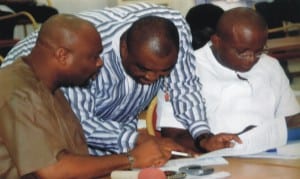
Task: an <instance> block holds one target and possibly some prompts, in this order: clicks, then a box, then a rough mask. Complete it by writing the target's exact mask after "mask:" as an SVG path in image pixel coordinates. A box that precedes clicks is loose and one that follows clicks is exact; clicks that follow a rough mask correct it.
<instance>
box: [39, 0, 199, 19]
mask: <svg viewBox="0 0 300 179" xmlns="http://www.w3.org/2000/svg"><path fill="white" fill-rule="evenodd" d="M136 1H139V0H136ZM141 1H142V0H141ZM38 2H39V3H45V2H46V0H38ZM51 2H52V4H53V6H54V7H56V8H57V9H58V11H59V12H61V13H74V12H75V13H76V12H79V11H82V10H90V9H101V8H104V7H112V6H116V5H117V4H118V0H51ZM169 2H170V5H169V6H170V7H171V8H174V9H177V10H179V11H180V12H182V14H183V15H185V14H186V12H187V11H188V9H189V8H190V7H192V6H193V5H194V4H195V0H169Z"/></svg>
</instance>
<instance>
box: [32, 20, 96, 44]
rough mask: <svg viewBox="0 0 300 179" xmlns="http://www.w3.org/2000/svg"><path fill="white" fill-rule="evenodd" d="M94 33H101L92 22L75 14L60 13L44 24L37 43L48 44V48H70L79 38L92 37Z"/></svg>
mask: <svg viewBox="0 0 300 179" xmlns="http://www.w3.org/2000/svg"><path fill="white" fill-rule="evenodd" d="M90 33H91V34H90ZM92 34H94V35H97V36H98V35H99V34H98V32H97V31H96V29H95V27H94V26H93V24H91V23H90V22H88V21H86V20H83V19H81V18H79V17H76V16H74V15H69V14H59V15H55V16H52V17H50V18H49V19H48V20H47V21H46V22H45V23H44V24H43V25H42V27H41V29H40V31H39V35H38V39H37V45H47V46H48V48H49V47H50V48H57V47H66V48H68V47H69V46H72V44H74V40H76V39H77V38H80V37H81V36H82V37H85V36H86V37H91V36H92Z"/></svg>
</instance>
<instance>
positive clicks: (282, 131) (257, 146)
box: [198, 118, 287, 159]
mask: <svg viewBox="0 0 300 179" xmlns="http://www.w3.org/2000/svg"><path fill="white" fill-rule="evenodd" d="M239 137H240V138H241V140H242V142H243V143H242V144H238V143H236V142H234V147H232V148H225V149H220V150H216V151H213V152H209V153H206V154H203V155H200V156H199V157H198V158H199V159H201V158H211V157H224V156H242V155H249V154H255V153H260V152H263V151H266V150H268V149H272V148H277V147H280V146H283V145H285V144H286V143H287V127H286V122H285V119H284V118H278V119H275V120H273V121H268V122H265V123H263V124H262V125H259V126H257V127H255V128H253V129H251V130H249V131H247V132H245V133H242V134H240V135H239Z"/></svg>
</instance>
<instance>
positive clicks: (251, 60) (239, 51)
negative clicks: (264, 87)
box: [213, 28, 267, 72]
mask: <svg viewBox="0 0 300 179" xmlns="http://www.w3.org/2000/svg"><path fill="white" fill-rule="evenodd" d="M232 34H233V35H232V37H220V36H218V35H215V37H214V38H216V39H217V41H216V40H213V44H214V48H215V49H216V50H217V53H218V55H219V57H220V60H221V63H222V64H223V65H224V66H227V67H228V68H230V69H232V70H234V71H239V72H246V71H249V70H250V69H251V68H252V67H253V66H254V65H255V64H256V62H257V61H258V60H259V58H260V56H261V54H262V53H263V51H264V46H265V43H266V40H267V33H265V32H262V31H255V30H250V29H246V28H244V29H241V30H239V31H235V32H234V33H232Z"/></svg>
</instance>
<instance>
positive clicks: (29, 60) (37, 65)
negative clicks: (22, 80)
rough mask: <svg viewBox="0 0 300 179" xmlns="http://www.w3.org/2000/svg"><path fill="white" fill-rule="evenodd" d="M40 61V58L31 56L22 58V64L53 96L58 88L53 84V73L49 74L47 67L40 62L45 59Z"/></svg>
mask: <svg viewBox="0 0 300 179" xmlns="http://www.w3.org/2000/svg"><path fill="white" fill-rule="evenodd" d="M41 59H42V57H39V58H36V57H35V55H33V54H30V55H29V56H27V57H24V58H23V60H24V62H25V63H26V64H28V65H29V66H30V67H31V69H32V71H33V73H34V74H35V76H36V77H37V78H38V79H39V80H40V81H41V82H42V83H43V84H44V85H45V86H46V87H47V88H48V89H49V90H50V91H51V93H52V94H54V92H55V90H56V89H57V88H58V87H57V85H56V84H55V80H54V78H53V75H51V74H55V73H51V70H50V68H49V66H48V65H47V64H45V63H43V62H42V61H44V60H45V59H43V60H41ZM45 61H46V60H45ZM45 68H47V69H45Z"/></svg>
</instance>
